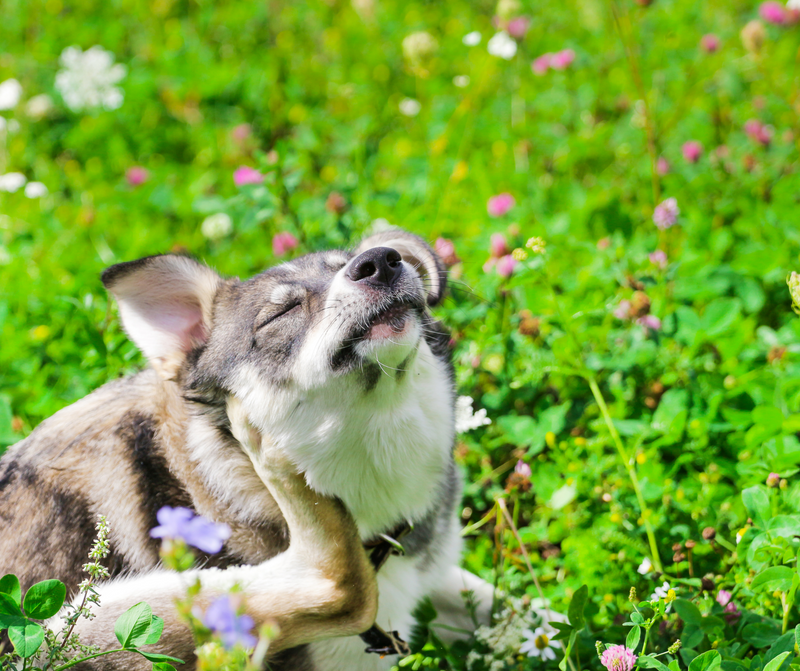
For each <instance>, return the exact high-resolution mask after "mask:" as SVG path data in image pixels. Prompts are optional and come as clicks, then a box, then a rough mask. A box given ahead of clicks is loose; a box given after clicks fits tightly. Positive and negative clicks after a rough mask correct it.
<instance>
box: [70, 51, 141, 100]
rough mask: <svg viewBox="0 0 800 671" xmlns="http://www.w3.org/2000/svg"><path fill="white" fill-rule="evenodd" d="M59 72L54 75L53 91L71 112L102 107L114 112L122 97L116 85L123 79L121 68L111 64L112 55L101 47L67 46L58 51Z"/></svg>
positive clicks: (123, 73) (122, 69)
mask: <svg viewBox="0 0 800 671" xmlns="http://www.w3.org/2000/svg"><path fill="white" fill-rule="evenodd" d="M60 63H61V68H62V69H61V70H59V71H58V73H57V74H56V89H58V92H59V93H60V94H61V97H62V98H63V99H64V102H65V103H66V105H67V107H69V108H70V109H71V110H72V111H73V112H81V111H83V110H87V109H94V108H97V107H104V108H105V109H108V110H114V109H117V108H119V107H120V106H121V105H122V102H123V100H124V95H123V93H122V90H121V89H120V88H118V87H117V86H116V84H117V83H119V82H120V80H122V79H123V78H124V77H125V74H126V68H125V66H124V65H121V64H119V63H116V64H115V63H114V55H113V54H112V53H111V52H110V51H106V50H105V49H103V48H102V47H100V46H94V47H91V48H90V49H87V50H86V51H82V50H81V49H80V48H79V47H67V48H66V49H64V51H62V52H61V58H60Z"/></svg>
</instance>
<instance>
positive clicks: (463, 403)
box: [455, 396, 492, 433]
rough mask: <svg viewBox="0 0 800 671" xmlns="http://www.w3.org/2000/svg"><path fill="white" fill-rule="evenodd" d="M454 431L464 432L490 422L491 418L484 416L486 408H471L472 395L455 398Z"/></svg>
mask: <svg viewBox="0 0 800 671" xmlns="http://www.w3.org/2000/svg"><path fill="white" fill-rule="evenodd" d="M455 420H456V433H466V432H467V431H472V429H477V428H478V427H479V426H486V425H487V424H491V423H492V420H491V419H489V418H488V417H487V416H486V408H481V409H480V410H478V412H473V410H472V397H471V396H459V397H458V398H457V399H456V414H455Z"/></svg>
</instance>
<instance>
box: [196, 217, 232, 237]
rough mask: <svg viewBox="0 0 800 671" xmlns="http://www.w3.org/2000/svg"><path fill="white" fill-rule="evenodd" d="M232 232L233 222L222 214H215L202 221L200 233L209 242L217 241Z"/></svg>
mask: <svg viewBox="0 0 800 671" xmlns="http://www.w3.org/2000/svg"><path fill="white" fill-rule="evenodd" d="M232 230H233V221H231V218H230V217H229V216H228V215H227V214H225V213H224V212H217V214H212V215H211V216H208V217H206V218H205V219H204V220H203V223H202V224H201V225H200V232H201V233H202V234H203V235H204V236H205V237H207V238H208V239H209V240H219V239H220V238H224V237H225V236H226V235H229V234H230V232H231V231H232Z"/></svg>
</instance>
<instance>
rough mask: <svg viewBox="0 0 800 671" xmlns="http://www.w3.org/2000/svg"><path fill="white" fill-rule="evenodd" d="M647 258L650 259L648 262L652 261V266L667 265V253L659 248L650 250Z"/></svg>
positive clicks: (663, 266)
mask: <svg viewBox="0 0 800 671" xmlns="http://www.w3.org/2000/svg"><path fill="white" fill-rule="evenodd" d="M647 258H648V259H650V263H652V264H653V265H654V266H658V267H659V268H666V267H667V255H666V253H665V252H664V251H663V250H661V249H657V250H656V251H654V252H651V253H650V254H648V255H647Z"/></svg>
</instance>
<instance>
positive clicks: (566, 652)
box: [558, 585, 588, 671]
mask: <svg viewBox="0 0 800 671" xmlns="http://www.w3.org/2000/svg"><path fill="white" fill-rule="evenodd" d="M584 587H586V585H584ZM581 589H583V588H581ZM578 591H580V590H578ZM587 591H588V590H587ZM576 594H577V592H576ZM574 600H575V597H573V601H574ZM571 606H572V604H570V607H571ZM577 637H578V632H577V631H575V630H573V632H572V633H571V634H570V636H569V643H567V649H566V650H564V658H563V659H562V660H561V661H560V662H559V663H558V668H559V669H560V670H561V671H567V660H568V659H569V656H570V654H571V653H572V646H573V645H575V639H576V638H577Z"/></svg>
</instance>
